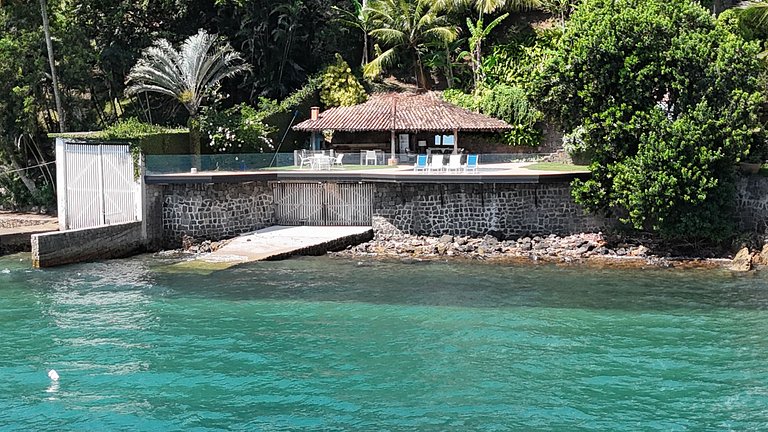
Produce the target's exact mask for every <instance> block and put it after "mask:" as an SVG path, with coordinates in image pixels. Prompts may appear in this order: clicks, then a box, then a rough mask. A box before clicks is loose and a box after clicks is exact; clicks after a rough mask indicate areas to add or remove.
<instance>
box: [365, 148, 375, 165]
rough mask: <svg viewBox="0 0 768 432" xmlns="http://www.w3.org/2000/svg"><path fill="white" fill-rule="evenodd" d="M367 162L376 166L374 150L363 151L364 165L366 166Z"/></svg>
mask: <svg viewBox="0 0 768 432" xmlns="http://www.w3.org/2000/svg"><path fill="white" fill-rule="evenodd" d="M368 161H371V162H373V164H374V165H376V152H375V151H374V150H366V151H365V164H366V165H368Z"/></svg>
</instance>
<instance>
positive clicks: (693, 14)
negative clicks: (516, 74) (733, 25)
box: [540, 0, 765, 239]
mask: <svg viewBox="0 0 768 432" xmlns="http://www.w3.org/2000/svg"><path fill="white" fill-rule="evenodd" d="M758 51H759V48H758V46H757V44H754V43H747V42H745V41H744V40H743V39H741V38H740V37H739V36H737V35H735V34H733V33H731V32H730V31H729V30H728V29H727V28H725V26H723V25H719V24H718V23H717V22H716V21H715V19H714V18H713V17H712V16H711V15H710V14H709V13H708V12H707V11H706V10H704V9H702V8H701V7H700V6H698V5H695V4H693V3H690V2H688V1H685V0H673V1H669V0H666V1H661V0H646V1H643V2H637V1H634V0H586V1H584V2H583V3H582V4H581V6H580V7H579V8H578V10H577V11H576V12H575V14H574V15H573V18H572V20H571V21H570V22H569V23H568V26H567V28H566V31H565V34H564V35H563V40H562V44H561V45H560V47H559V50H558V52H557V55H556V56H555V57H554V58H552V59H551V61H550V62H549V63H548V64H547V65H546V69H545V71H544V72H543V74H542V76H541V81H540V92H541V99H540V101H541V106H542V108H543V109H544V110H545V111H546V112H547V113H548V114H550V115H552V116H553V117H554V118H556V119H558V120H559V122H560V123H561V124H562V126H563V127H564V129H565V130H566V131H574V130H577V129H578V128H581V130H578V131H577V132H578V133H577V135H578V136H579V140H581V141H582V145H583V147H584V148H585V149H586V150H588V151H589V152H591V153H592V154H593V163H592V165H591V170H592V173H593V175H592V178H591V179H589V180H586V181H576V182H575V184H574V195H575V198H576V199H577V201H578V202H580V203H581V204H583V205H584V206H585V207H586V208H587V209H589V210H592V211H615V212H616V213H617V214H618V215H619V216H620V218H621V219H622V220H624V221H626V222H628V223H630V224H631V225H632V226H634V227H635V228H638V229H649V230H653V231H656V232H659V233H660V234H662V235H664V236H667V237H671V238H685V239H720V238H724V237H725V236H727V235H728V234H729V229H730V227H731V226H732V223H731V219H729V216H730V214H731V213H730V210H731V205H732V204H733V189H734V176H735V166H736V163H737V162H738V161H739V160H741V158H743V157H744V156H745V155H746V154H747V153H748V152H750V151H752V152H761V151H762V148H763V146H764V145H765V144H764V136H763V135H764V134H763V129H762V125H761V122H760V121H759V115H760V109H761V106H762V104H763V103H764V96H763V94H762V93H761V92H762V90H763V82H762V81H761V79H760V75H761V71H762V65H761V64H760V63H759V61H758V59H757V54H758Z"/></svg>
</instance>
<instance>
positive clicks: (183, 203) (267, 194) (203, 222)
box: [148, 182, 274, 247]
mask: <svg viewBox="0 0 768 432" xmlns="http://www.w3.org/2000/svg"><path fill="white" fill-rule="evenodd" d="M150 189H151V190H148V195H152V196H153V197H154V198H153V199H154V200H155V202H158V201H157V200H160V201H159V202H160V203H162V205H161V208H162V216H161V219H162V227H163V243H164V244H165V245H166V246H172V247H178V246H179V245H181V240H182V237H183V236H185V235H187V236H191V237H194V238H195V239H208V240H220V239H224V238H230V237H234V236H237V235H239V234H243V233H247V232H251V231H255V230H258V229H261V228H266V227H268V226H271V225H273V220H274V209H273V208H272V188H271V187H270V186H269V184H268V183H266V182H248V183H211V184H180V185H179V184H173V185H163V186H153V187H151V188H150ZM158 189H159V190H158ZM154 207H155V208H154V209H153V210H152V214H151V215H150V217H153V218H156V217H157V214H158V213H157V212H158V210H159V209H158V208H156V207H157V204H154ZM155 235H156V234H155Z"/></svg>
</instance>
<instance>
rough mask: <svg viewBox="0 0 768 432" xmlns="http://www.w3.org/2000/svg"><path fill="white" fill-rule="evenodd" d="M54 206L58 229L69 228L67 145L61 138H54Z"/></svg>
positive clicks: (64, 229)
mask: <svg viewBox="0 0 768 432" xmlns="http://www.w3.org/2000/svg"><path fill="white" fill-rule="evenodd" d="M56 198H57V199H56V206H57V207H58V213H59V229H60V230H61V231H66V230H67V229H68V228H69V224H68V223H67V216H69V209H68V208H67V143H66V142H65V141H64V140H63V139H62V138H56Z"/></svg>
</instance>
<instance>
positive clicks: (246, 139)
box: [200, 104, 274, 153]
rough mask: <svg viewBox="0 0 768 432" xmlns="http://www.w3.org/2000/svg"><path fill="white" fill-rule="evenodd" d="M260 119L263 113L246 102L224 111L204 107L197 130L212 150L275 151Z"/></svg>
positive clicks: (269, 131)
mask: <svg viewBox="0 0 768 432" xmlns="http://www.w3.org/2000/svg"><path fill="white" fill-rule="evenodd" d="M263 120H264V113H263V112H260V111H257V110H256V109H255V108H253V107H251V106H249V105H248V104H240V105H236V106H234V107H232V108H229V109H225V110H216V109H214V108H206V109H204V110H203V112H202V113H201V115H200V130H201V131H202V132H203V133H204V134H205V136H206V137H207V138H208V150H209V151H210V152H212V153H263V152H265V151H270V150H274V147H273V145H272V140H270V139H269V138H268V135H269V133H271V132H272V129H271V128H270V127H269V126H267V125H266V124H264V121H263Z"/></svg>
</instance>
